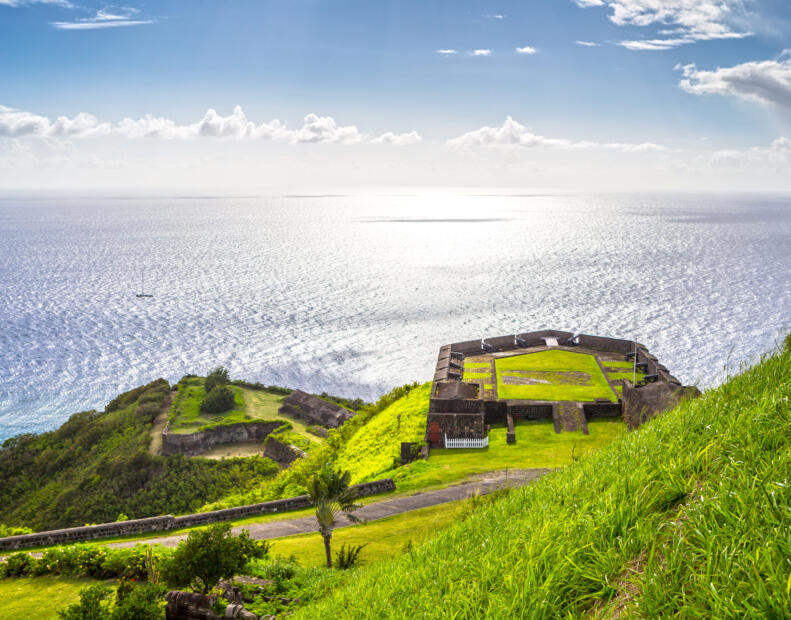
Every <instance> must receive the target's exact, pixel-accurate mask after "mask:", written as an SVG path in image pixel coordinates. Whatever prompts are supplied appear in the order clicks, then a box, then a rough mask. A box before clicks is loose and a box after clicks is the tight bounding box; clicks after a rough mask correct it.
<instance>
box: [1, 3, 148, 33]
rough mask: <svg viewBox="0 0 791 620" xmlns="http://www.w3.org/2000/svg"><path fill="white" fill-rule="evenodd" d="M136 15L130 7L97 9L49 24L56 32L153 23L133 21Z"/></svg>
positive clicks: (146, 20) (144, 20)
mask: <svg viewBox="0 0 791 620" xmlns="http://www.w3.org/2000/svg"><path fill="white" fill-rule="evenodd" d="M1 1H2V0H0V2H1ZM138 13H140V11H139V10H138V9H134V8H131V7H124V8H123V9H122V10H121V11H117V12H111V10H110V9H99V10H98V11H96V15H94V16H93V17H82V18H79V19H76V20H74V21H69V22H50V24H51V25H52V26H53V27H54V28H57V29H58V30H98V29H100V28H121V27H128V26H144V25H146V24H153V23H154V20H152V19H133V17H134V16H136V15H137V14H138Z"/></svg>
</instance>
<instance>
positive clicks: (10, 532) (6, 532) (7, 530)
mask: <svg viewBox="0 0 791 620" xmlns="http://www.w3.org/2000/svg"><path fill="white" fill-rule="evenodd" d="M32 533H33V530H31V529H30V528H29V527H12V526H10V525H3V524H2V523H0V538H5V537H6V536H21V535H22V534H32Z"/></svg>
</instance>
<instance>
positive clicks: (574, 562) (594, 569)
mask: <svg viewBox="0 0 791 620" xmlns="http://www.w3.org/2000/svg"><path fill="white" fill-rule="evenodd" d="M789 610H791V350H789V348H786V349H785V350H784V351H783V352H781V353H777V354H775V355H773V356H771V357H768V358H766V359H764V360H763V361H762V362H761V363H760V364H758V365H757V366H756V367H754V368H752V369H749V370H747V371H745V372H744V373H743V374H741V375H739V376H737V377H734V378H732V379H730V380H729V381H728V382H727V383H725V384H724V385H722V386H721V387H719V388H717V389H715V390H711V391H709V392H707V393H706V394H705V395H704V396H703V397H701V398H699V399H697V400H695V401H691V402H685V403H682V405H681V406H679V407H678V408H677V409H675V410H674V411H672V412H670V413H668V414H666V415H664V416H661V417H659V418H656V419H654V420H652V421H651V422H649V423H648V424H647V425H645V426H644V427H643V428H642V429H640V430H638V431H636V432H633V433H629V434H627V435H625V436H623V437H621V438H620V439H617V440H615V441H614V442H613V443H611V444H610V445H608V446H606V447H604V448H603V449H602V450H600V451H599V452H596V453H595V454H593V455H591V456H588V457H585V458H582V459H580V460H579V461H577V462H576V463H574V464H572V465H570V466H569V467H566V468H564V469H563V470H559V471H557V472H554V473H552V474H549V475H548V476H547V477H545V478H544V479H542V480H541V481H539V482H537V483H536V484H533V485H531V486H529V487H526V488H523V489H520V490H517V491H514V492H512V493H510V494H509V495H507V496H506V497H504V498H503V499H502V500H500V501H498V502H495V503H493V504H492V505H490V506H488V507H485V508H484V509H482V510H480V511H478V512H476V513H475V514H473V515H472V516H471V517H470V518H468V519H466V520H464V521H463V522H460V523H458V524H457V525H454V526H452V527H451V528H449V529H448V530H445V531H444V532H443V533H442V534H441V535H440V536H439V537H437V538H436V539H434V540H432V541H430V542H428V543H426V544H423V545H421V546H419V547H416V548H414V549H413V550H412V551H410V552H409V553H406V554H404V555H402V556H401V557H399V558H397V559H395V560H392V561H386V562H383V563H381V564H378V565H376V566H372V567H370V568H369V569H367V570H363V571H360V572H359V573H358V575H357V576H356V579H354V580H349V582H347V584H346V585H345V586H344V587H342V588H339V589H336V590H335V591H333V592H332V593H331V594H330V595H329V596H328V598H326V599H325V600H323V601H321V602H319V603H316V604H314V605H311V606H309V607H307V608H305V609H303V610H301V611H300V612H298V613H297V614H296V615H295V617H301V618H318V617H338V618H364V617H365V618H370V617H376V618H393V617H399V618H400V617H403V616H404V615H405V614H408V615H410V616H420V617H455V618H477V617H489V618H507V617H530V618H557V617H572V616H581V615H591V616H594V617H596V616H616V615H637V616H641V617H667V616H673V615H678V616H682V617H718V618H727V617H740V618H741V617H762V618H765V617H774V618H780V617H787V616H788V614H789Z"/></svg>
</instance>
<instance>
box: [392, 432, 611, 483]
mask: <svg viewBox="0 0 791 620" xmlns="http://www.w3.org/2000/svg"><path fill="white" fill-rule="evenodd" d="M588 428H589V429H590V435H583V434H582V431H579V432H576V433H560V434H557V433H555V431H554V427H553V426H552V422H550V421H538V422H519V423H518V424H517V425H516V427H515V429H514V430H515V431H516V443H515V444H507V443H506V442H505V434H506V429H505V427H502V426H500V427H494V428H492V429H491V431H490V432H489V447H488V448H485V449H483V450H480V449H468V450H464V449H452V450H440V449H434V450H432V451H431V455H430V456H429V459H428V461H415V462H414V463H411V464H409V465H407V466H404V467H400V468H397V469H395V470H392V471H389V472H384V473H382V474H381V475H380V476H379V477H387V476H391V477H392V478H393V479H394V480H395V483H396V488H397V489H398V490H399V491H412V490H416V489H426V488H435V487H443V486H448V485H450V484H454V483H457V482H461V481H462V480H465V479H467V478H469V477H470V476H474V475H476V474H482V473H485V472H489V471H497V470H504V469H530V468H539V467H540V468H544V467H547V468H554V467H562V466H564V465H568V464H569V463H571V462H572V461H573V459H574V458H575V457H579V456H582V455H583V454H588V453H591V452H594V451H596V450H598V449H599V448H601V447H602V446H604V445H606V444H608V443H610V442H611V441H612V440H613V439H615V438H616V437H619V436H620V435H623V434H624V433H626V426H625V425H624V423H623V422H622V421H621V419H620V418H618V419H617V420H602V419H597V420H591V421H590V422H589V423H588Z"/></svg>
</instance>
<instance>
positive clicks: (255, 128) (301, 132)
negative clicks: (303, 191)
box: [0, 105, 422, 146]
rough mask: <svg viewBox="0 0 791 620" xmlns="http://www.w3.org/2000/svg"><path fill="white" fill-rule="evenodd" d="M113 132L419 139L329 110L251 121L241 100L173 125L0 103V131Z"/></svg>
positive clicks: (9, 134) (131, 135) (149, 118)
mask: <svg viewBox="0 0 791 620" xmlns="http://www.w3.org/2000/svg"><path fill="white" fill-rule="evenodd" d="M108 135H116V136H121V137H123V138H127V139H132V140H134V139H142V138H154V139H161V140H193V139H197V138H216V139H232V140H280V141H284V142H289V143H292V144H303V143H336V144H356V143H360V142H370V143H373V144H392V145H396V146H403V145H408V144H415V143H417V142H420V140H421V139H422V138H421V136H420V134H418V133H417V132H416V131H411V132H408V133H393V132H390V131H388V132H385V133H383V134H382V135H380V136H370V135H368V134H365V133H362V132H360V131H359V130H358V129H357V127H356V126H354V125H346V126H344V125H339V124H338V123H337V122H336V121H335V119H334V118H333V117H331V116H319V115H317V114H308V115H306V116H305V118H304V119H303V124H302V127H300V128H298V129H289V128H288V127H287V126H286V124H285V123H282V122H281V121H279V120H277V119H274V120H272V121H269V122H264V123H260V124H256V123H254V122H253V121H251V120H249V119H248V118H247V116H246V115H245V113H244V111H243V110H242V107H241V106H236V107H235V108H234V109H233V112H232V113H231V114H230V115H228V116H222V115H221V114H219V113H218V112H217V111H216V110H214V109H209V110H207V112H206V114H204V116H203V118H202V119H201V120H199V121H198V122H196V123H191V124H189V125H179V124H178V123H177V122H176V121H174V120H172V119H169V118H164V117H158V116H153V115H150V114H147V115H146V116H143V117H142V118H138V119H132V118H124V119H123V120H122V121H120V122H119V123H117V124H115V125H112V124H110V123H106V122H100V121H99V120H98V119H97V118H96V117H95V116H92V115H91V114H85V113H80V114H77V115H76V116H75V117H73V118H68V117H65V116H60V117H58V118H57V119H55V120H54V121H51V120H50V119H49V118H48V117H46V116H40V115H38V114H33V113H31V112H25V111H22V110H16V109H14V108H9V107H6V106H1V105H0V137H6V138H21V137H26V136H32V137H41V138H57V137H70V138H90V137H97V136H108Z"/></svg>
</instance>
